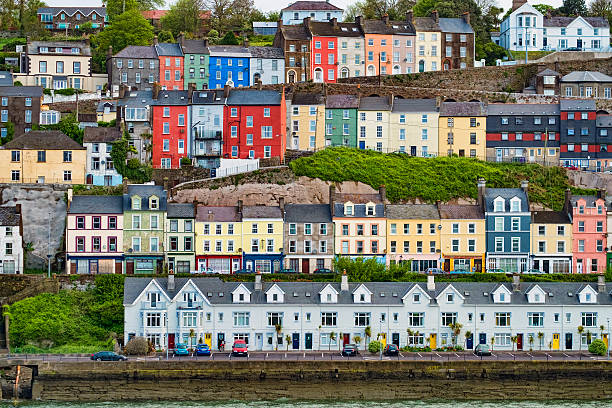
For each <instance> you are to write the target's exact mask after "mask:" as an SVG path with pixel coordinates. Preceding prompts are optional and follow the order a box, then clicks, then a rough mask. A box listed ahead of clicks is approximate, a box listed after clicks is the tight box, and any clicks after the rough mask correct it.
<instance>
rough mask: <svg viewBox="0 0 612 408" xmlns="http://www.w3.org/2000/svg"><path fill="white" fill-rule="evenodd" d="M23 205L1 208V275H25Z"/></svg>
mask: <svg viewBox="0 0 612 408" xmlns="http://www.w3.org/2000/svg"><path fill="white" fill-rule="evenodd" d="M23 261H24V260H23V226H22V220H21V204H17V205H15V206H2V207H0V273H10V274H22V273H23Z"/></svg>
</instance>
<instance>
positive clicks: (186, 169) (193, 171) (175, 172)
mask: <svg viewBox="0 0 612 408" xmlns="http://www.w3.org/2000/svg"><path fill="white" fill-rule="evenodd" d="M209 177H210V170H209V169H205V168H203V167H194V166H183V167H181V168H180V169H153V175H152V178H153V182H154V183H155V184H156V185H158V186H165V185H166V184H167V186H168V188H172V187H174V186H176V185H177V184H180V183H184V182H186V181H192V180H200V179H206V178H209ZM165 179H167V180H165Z"/></svg>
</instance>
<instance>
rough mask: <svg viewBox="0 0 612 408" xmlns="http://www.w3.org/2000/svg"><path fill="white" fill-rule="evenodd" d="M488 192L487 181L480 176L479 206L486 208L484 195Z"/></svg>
mask: <svg viewBox="0 0 612 408" xmlns="http://www.w3.org/2000/svg"><path fill="white" fill-rule="evenodd" d="M486 192H487V181H486V180H485V179H483V178H482V177H480V178H478V206H479V207H480V208H481V209H484V196H485V193H486Z"/></svg>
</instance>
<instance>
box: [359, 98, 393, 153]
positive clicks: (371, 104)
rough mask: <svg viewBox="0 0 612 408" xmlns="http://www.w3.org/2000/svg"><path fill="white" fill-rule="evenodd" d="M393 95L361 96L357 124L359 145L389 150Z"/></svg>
mask: <svg viewBox="0 0 612 408" xmlns="http://www.w3.org/2000/svg"><path fill="white" fill-rule="evenodd" d="M392 105H393V101H392V100H391V97H390V96H389V97H386V96H368V97H364V98H360V100H359V109H358V112H357V113H358V115H359V117H358V119H357V126H358V128H359V133H358V135H357V147H358V148H359V149H371V150H376V151H379V152H383V153H387V152H389V138H388V137H385V136H388V134H389V133H388V132H389V117H390V115H391V110H392V109H393V106H392Z"/></svg>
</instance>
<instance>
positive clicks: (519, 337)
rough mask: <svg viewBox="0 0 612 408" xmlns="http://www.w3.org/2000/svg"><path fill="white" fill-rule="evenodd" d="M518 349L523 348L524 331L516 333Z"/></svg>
mask: <svg viewBox="0 0 612 408" xmlns="http://www.w3.org/2000/svg"><path fill="white" fill-rule="evenodd" d="M516 349H517V350H522V349H523V333H519V334H517V335H516Z"/></svg>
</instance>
